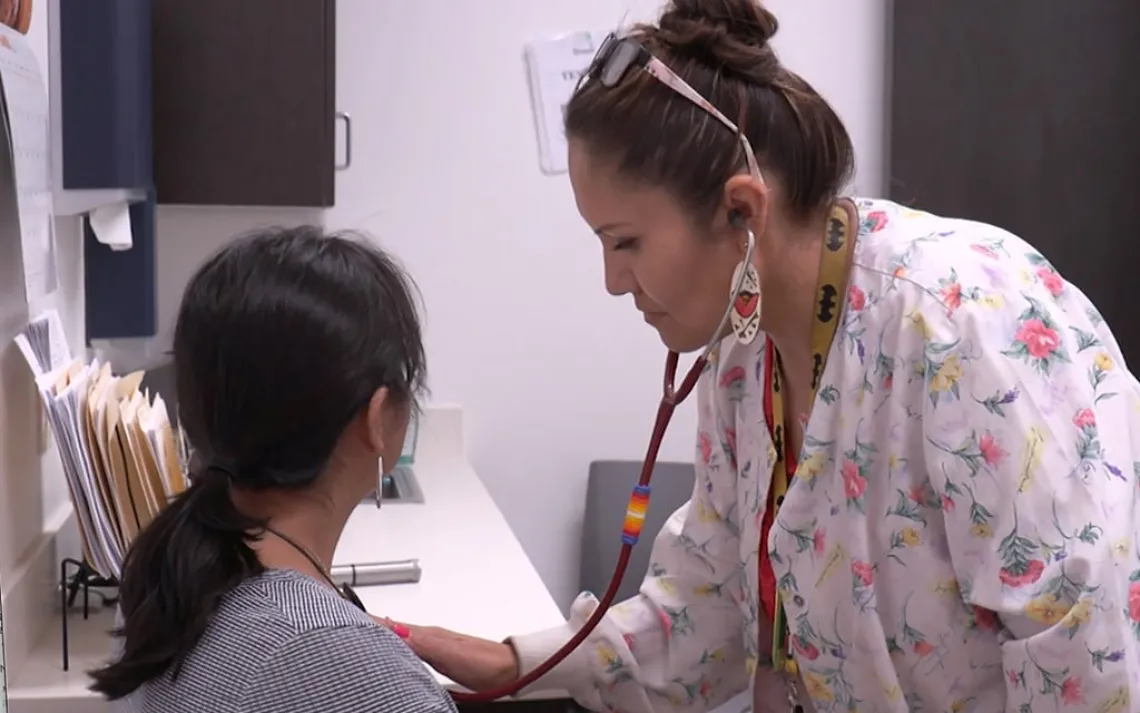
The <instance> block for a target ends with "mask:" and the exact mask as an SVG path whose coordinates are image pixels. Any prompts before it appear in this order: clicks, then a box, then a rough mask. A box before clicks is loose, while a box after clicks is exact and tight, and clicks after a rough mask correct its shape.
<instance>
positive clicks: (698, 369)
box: [451, 351, 706, 703]
mask: <svg viewBox="0 0 1140 713" xmlns="http://www.w3.org/2000/svg"><path fill="white" fill-rule="evenodd" d="M677 360H678V354H677V352H673V351H671V352H669V356H668V357H666V359H665V384H664V387H663V393H662V396H661V404H660V405H659V406H658V407H657V419H656V420H655V421H654V422H653V433H652V435H651V436H650V437H649V447H648V448H647V449H646V452H645V460H644V461H642V464H641V475H640V477H639V478H638V481H637V482H638V485H640V486H648V485H649V481H650V480H651V479H652V478H653V468H654V467H655V466H656V465H657V453H658V452H659V451H660V450H661V441H662V440H663V439H664V438H665V429H667V428H668V427H669V420H670V419H671V418H672V417H673V411H674V409H675V408H676V407H677V405H678V404H680V403H681V402H682V401H684V400H685V399H686V398H687V397H688V396H689V394H690V393H692V391H693V388H694V387H695V386H696V385H697V380H698V379H700V377H701V373H702V372H703V371H704V369H705V363H706V358H705V357H704V356H701V357H698V358H697V360H696V362H694V363H693V366H692V367H690V368H689V373H688V374H686V375H685V378H684V380H683V381H681V385H680V387H677V386H675V385H676V383H677ZM632 551H633V545H630V544H626V543H624V542H623V543H622V546H621V552H620V553H619V554H618V561H617V565H616V566H615V567H614V574H613V577H611V578H610V585H609V586H608V587H607V588H606V593H605V594H603V595H602V599H601V601H599V602H598V606H597V607H595V608H594V612H593V614H591V615H590V618H589V619H587V620H586V623H585V624H583V625H582V628H581V629H579V630H578V632H577V633H575V634H574V636H572V637H570V640H569V641H567V642H566V643H565V644H563V646H562V648H560V649H558V651H555V652H554V654H553V655H552V656H551V657H550V658H548V659H546V660H545V661H543V662H542V663H541V664H539V665H538V666H536V667H535V668H534V669H533V670H532V671H530V672H529V673H526V674H525V675H523V676H521V677H519V678H518V679H516V680H515V681H513V682H511V683H509V684H507V685H506V686H502V687H500V688H496V689H495V690H493V691H483V692H480V693H467V692H463V691H453V692H452V693H451V697H452V698H454V699H455V700H456V701H459V702H460V703H489V702H490V701H494V700H498V699H499V698H505V697H507V696H513V695H514V694H516V693H518V692H519V691H521V690H522V689H524V688H526V687H527V686H529V685H531V684H532V683H534V682H535V681H537V680H538V679H540V678H542V677H543V676H545V675H546V674H547V673H549V672H550V670H551V669H553V668H554V667H555V666H557V665H558V664H560V663H562V661H563V660H564V659H565V658H566V657H567V656H569V655H570V654H571V653H572V652H573V651H574V649H576V648H578V646H579V645H580V644H581V643H582V642H583V641H585V640H586V637H587V636H589V635H590V633H591V632H592V631H593V630H594V629H595V628H597V626H598V624H599V623H601V621H602V617H604V616H605V615H606V611H607V610H608V609H609V608H610V605H611V604H613V601H614V598H615V597H617V591H618V587H620V586H621V581H622V579H623V578H624V577H625V570H626V568H627V567H628V566H629V555H630V552H632Z"/></svg>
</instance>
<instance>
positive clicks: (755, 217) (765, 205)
mask: <svg viewBox="0 0 1140 713" xmlns="http://www.w3.org/2000/svg"><path fill="white" fill-rule="evenodd" d="M772 198H773V196H772V190H771V189H770V188H769V187H768V184H767V183H765V182H764V181H762V180H759V179H757V178H755V177H753V176H749V175H746V174H738V175H735V176H733V177H732V178H730V179H728V180H727V181H725V183H724V206H725V209H726V213H727V215H728V216H729V222H730V228H731V229H733V230H736V231H739V230H744V229H750V230H751V231H752V232H753V234H755V235H756V236H760V235H762V234H763V233H764V229H765V228H766V227H767V225H768V215H769V213H770V212H771V207H772Z"/></svg>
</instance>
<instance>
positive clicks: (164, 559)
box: [91, 227, 455, 713]
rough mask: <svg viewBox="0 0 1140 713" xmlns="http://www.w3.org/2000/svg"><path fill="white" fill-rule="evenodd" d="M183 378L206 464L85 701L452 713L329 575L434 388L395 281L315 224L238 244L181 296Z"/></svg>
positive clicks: (222, 711) (146, 712)
mask: <svg viewBox="0 0 1140 713" xmlns="http://www.w3.org/2000/svg"><path fill="white" fill-rule="evenodd" d="M174 363H175V372H176V374H177V388H178V397H179V402H180V404H179V417H180V420H181V423H182V426H183V428H184V429H185V431H186V434H187V435H188V437H189V440H190V442H191V445H192V446H193V448H194V449H195V452H196V458H195V460H196V461H198V462H200V463H201V464H202V466H201V467H200V468H198V469H197V472H195V473H194V478H193V484H192V485H191V487H190V488H189V490H188V491H187V492H186V493H185V494H184V495H182V496H181V497H180V498H178V499H177V500H176V501H175V502H173V503H172V504H171V505H170V506H169V507H167V508H166V509H165V510H164V511H163V512H162V513H161V514H160V515H159V516H158V518H157V519H155V521H154V522H153V523H151V525H150V526H149V527H147V528H146V529H145V530H144V531H143V532H142V533H141V534H140V535H139V537H138V539H137V540H136V541H135V542H134V544H133V546H132V548H131V550H130V553H129V554H128V556H127V559H126V563H125V565H124V571H123V576H122V588H121V590H120V594H121V606H122V628H121V630H120V631H119V634H120V635H121V644H122V647H123V649H122V656H121V658H119V659H118V660H117V661H115V662H113V663H111V664H110V665H108V666H107V667H105V668H102V669H100V670H97V671H94V672H92V673H91V675H92V677H93V678H94V681H95V683H94V685H93V686H92V688H93V690H95V691H97V692H99V693H101V694H103V695H105V696H106V697H107V698H109V699H112V700H117V699H126V702H128V703H129V704H130V705H129V709H130V710H132V711H138V712H140V713H181V712H182V711H185V712H187V713H189V712H191V711H192V712H193V713H202V712H203V711H209V712H210V713H260V712H262V711H264V712H265V713H269V712H270V711H272V712H273V713H291V712H294V711H295V712H296V713H302V712H304V713H310V712H311V711H322V712H329V713H336V712H339V711H345V712H346V713H347V712H348V711H352V712H353V713H366V712H367V711H385V713H404V712H406V713H413V712H414V713H432V712H436V711H454V710H455V707H454V704H453V703H452V702H451V699H450V697H449V696H448V695H447V694H446V693H445V692H444V691H443V690H442V689H441V688H440V687H439V686H438V685H437V684H436V682H435V681H434V680H433V678H432V677H431V675H430V674H429V673H428V671H427V670H426V669H425V668H424V665H423V664H422V663H421V662H420V661H419V659H417V658H416V656H415V655H414V654H413V653H412V652H411V651H410V650H409V649H408V648H407V647H406V646H405V645H404V643H403V642H402V641H401V640H400V638H399V637H398V636H397V635H396V634H395V633H393V631H392V630H390V629H388V628H386V627H384V626H381V625H379V624H377V623H376V622H375V621H374V620H373V619H372V618H371V617H370V616H369V615H368V614H367V613H366V612H364V611H363V609H362V608H358V607H359V605H358V604H357V605H354V604H353V602H352V601H351V599H353V596H352V595H351V592H349V591H346V592H341V591H339V590H338V589H337V588H336V587H335V585H334V584H333V583H332V581H331V579H330V577H329V576H328V566H329V562H330V561H331V560H332V556H333V552H334V550H335V549H336V545H337V540H338V539H339V538H340V535H341V531H342V530H343V529H344V525H345V522H346V521H347V519H348V517H349V515H350V513H351V512H352V511H353V509H354V507H355V506H356V505H357V504H358V503H360V502H361V500H362V499H363V498H364V497H365V496H366V495H367V494H368V493H369V492H370V491H371V490H372V489H373V488H374V487H375V486H376V482H377V472H378V471H377V468H378V467H383V466H384V465H386V464H388V465H393V466H394V465H395V463H396V461H397V459H398V458H399V455H400V450H401V446H402V444H403V441H404V432H405V430H406V428H407V425H408V421H409V418H410V415H411V411H412V409H413V408H414V407H415V400H416V397H417V395H418V392H419V390H420V388H421V385H422V383H423V378H424V352H423V345H422V342H421V333H420V325H419V320H418V316H417V312H416V309H415V303H414V301H413V298H412V295H411V291H410V289H409V283H408V281H407V280H406V279H405V277H404V275H403V273H402V272H401V271H400V269H399V268H398V267H397V266H396V265H395V264H393V262H392V261H391V260H390V259H389V258H388V257H387V256H386V255H384V254H383V253H382V252H381V251H380V250H378V249H377V248H374V247H371V246H369V245H368V244H367V243H366V242H363V241H358V240H355V239H350V238H346V237H340V236H335V235H334V236H326V235H324V234H322V233H321V231H320V230H318V229H317V228H312V227H306V228H297V229H289V230H271V231H265V232H260V233H257V234H254V235H251V236H248V237H245V238H243V239H239V240H238V241H236V242H234V243H232V244H230V245H229V246H228V247H226V248H224V249H223V250H222V251H221V252H219V253H218V254H217V255H215V256H214V257H212V258H211V259H210V260H208V261H207V262H206V263H205V264H204V265H203V266H202V267H201V268H200V269H199V270H198V272H197V273H196V274H195V275H194V276H193V277H192V278H191V280H190V283H189V284H188V285H187V287H186V292H185V294H184V295H183V298H182V305H181V308H180V310H179V314H178V324H177V327H176V331H175V336H174ZM378 554H379V553H378ZM346 597H347V598H346Z"/></svg>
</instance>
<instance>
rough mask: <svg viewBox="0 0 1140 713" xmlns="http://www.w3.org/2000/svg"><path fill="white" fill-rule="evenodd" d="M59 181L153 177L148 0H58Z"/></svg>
mask: <svg viewBox="0 0 1140 713" xmlns="http://www.w3.org/2000/svg"><path fill="white" fill-rule="evenodd" d="M58 2H59V19H58V23H59V35H58V37H59V61H60V65H61V68H62V71H61V72H60V78H59V93H60V97H59V101H60V124H61V132H62V140H61V147H60V148H61V154H62V174H63V175H62V176H61V177H60V178H61V179H62V184H63V188H64V189H66V190H76V189H108V188H127V189H132V188H138V189H149V188H150V187H151V185H152V184H153V181H154V178H153V161H152V157H153V141H152V135H153V130H152V120H151V116H152V108H151V107H152V101H151V96H152V87H151V12H152V5H153V2H152V0H58Z"/></svg>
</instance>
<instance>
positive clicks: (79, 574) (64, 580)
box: [59, 557, 119, 671]
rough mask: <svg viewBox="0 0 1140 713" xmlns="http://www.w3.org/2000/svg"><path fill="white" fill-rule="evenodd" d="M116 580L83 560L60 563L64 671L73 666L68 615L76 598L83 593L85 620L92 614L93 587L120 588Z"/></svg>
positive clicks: (67, 559)
mask: <svg viewBox="0 0 1140 713" xmlns="http://www.w3.org/2000/svg"><path fill="white" fill-rule="evenodd" d="M118 586H119V582H118V581H117V580H115V579H107V578H106V577H103V576H101V575H100V574H99V573H98V572H96V571H95V570H94V569H93V568H92V567H91V565H89V564H87V563H86V562H83V561H81V560H76V559H72V558H70V557H66V558H64V559H62V560H60V562H59V602H60V604H61V605H62V606H61V611H60V617H59V620H60V644H61V646H60V651H62V653H63V670H64V671H67V670H68V668H69V667H70V665H71V661H70V656H69V653H68V645H69V638H68V629H67V614H68V611H69V610H70V609H71V607H72V606H74V605H75V598H76V597H78V596H79V592H80V591H82V592H83V618H84V619H86V618H87V617H88V616H89V614H90V603H91V587H118Z"/></svg>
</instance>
